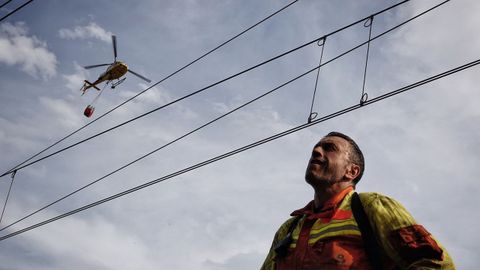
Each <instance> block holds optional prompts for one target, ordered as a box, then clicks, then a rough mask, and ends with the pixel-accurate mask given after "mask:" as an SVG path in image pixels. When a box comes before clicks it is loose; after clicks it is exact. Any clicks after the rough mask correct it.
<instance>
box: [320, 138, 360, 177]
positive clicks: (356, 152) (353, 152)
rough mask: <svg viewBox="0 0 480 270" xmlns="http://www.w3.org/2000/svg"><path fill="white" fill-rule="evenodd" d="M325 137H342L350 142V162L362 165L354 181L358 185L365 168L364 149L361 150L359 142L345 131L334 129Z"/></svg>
mask: <svg viewBox="0 0 480 270" xmlns="http://www.w3.org/2000/svg"><path fill="white" fill-rule="evenodd" d="M325 137H340V138H342V139H345V140H346V141H347V142H348V143H349V144H350V151H349V160H350V162H352V163H354V164H356V165H358V166H360V173H359V174H358V176H357V177H355V179H353V183H354V184H355V185H356V184H357V183H358V181H360V179H361V178H362V176H363V171H364V170H365V158H364V157H363V153H362V150H360V147H358V145H357V143H356V142H355V141H354V140H353V139H352V138H350V137H349V136H347V135H345V134H343V133H340V132H336V131H332V132H330V133H328V134H327V136H325Z"/></svg>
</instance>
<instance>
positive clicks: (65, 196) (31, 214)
mask: <svg viewBox="0 0 480 270" xmlns="http://www.w3.org/2000/svg"><path fill="white" fill-rule="evenodd" d="M426 12H428V11H424V12H422V13H420V14H418V15H416V16H415V17H412V18H410V19H409V20H407V21H404V22H403V23H401V24H399V25H396V26H395V27H392V28H391V29H389V30H387V31H385V32H383V33H381V34H379V35H378V36H376V37H374V38H372V39H371V40H370V41H373V40H375V39H377V38H379V37H381V36H383V35H385V34H387V33H389V32H391V31H393V30H394V29H396V28H398V27H400V26H401V25H404V24H406V23H407V22H409V21H411V20H413V19H415V18H418V17H419V16H421V15H422V14H425V13H426ZM366 42H368V41H366ZM366 42H364V43H361V44H359V45H357V46H355V47H353V48H351V49H350V50H347V51H345V52H343V53H341V54H339V55H337V56H336V57H334V58H332V59H330V60H328V61H327V62H325V63H323V64H320V65H319V66H318V67H317V68H314V69H312V70H309V71H307V72H306V73H304V74H301V75H300V76H299V77H303V76H305V75H306V74H308V73H310V72H312V71H314V70H316V69H320V68H321V67H322V66H324V65H327V64H329V63H331V62H333V61H335V60H337V59H339V58H341V57H343V56H345V55H347V54H349V53H350V52H352V51H354V50H356V49H358V48H360V47H362V46H363V45H365V44H366ZM299 77H297V79H298V78H299ZM284 85H286V84H282V86H284ZM276 89H278V88H276ZM276 89H274V90H276ZM257 99H258V98H257ZM245 105H246V104H245ZM241 107H244V105H242V106H241ZM228 114H230V113H228ZM224 116H226V115H224ZM224 116H221V117H219V118H218V119H216V120H215V119H214V120H212V121H210V122H209V123H207V124H205V125H203V126H201V127H199V128H197V129H195V130H193V131H191V132H189V133H187V134H185V135H182V136H181V137H179V138H177V139H175V140H173V141H171V142H169V143H167V144H165V145H163V146H161V147H159V148H157V149H155V150H153V151H151V152H149V153H147V154H145V155H143V156H141V157H140V158H137V159H136V160H134V161H132V162H129V163H127V164H126V165H124V166H122V167H120V168H118V169H116V170H114V171H112V172H111V173H108V174H107V175H105V176H103V177H100V178H99V179H97V180H94V181H93V182H90V183H88V184H87V185H84V186H83V187H80V188H78V189H77V190H75V191H73V192H71V193H69V194H67V195H64V196H63V197H61V198H59V199H57V200H56V201H53V202H51V203H49V204H47V205H45V206H44V207H42V208H40V209H38V210H36V211H34V212H32V213H30V214H28V215H26V216H24V217H22V218H20V219H18V220H16V221H15V222H13V223H10V224H9V225H7V226H4V227H3V228H1V229H0V231H3V230H5V229H7V228H9V227H11V226H13V225H15V224H17V223H19V222H21V221H23V220H25V219H27V218H29V217H31V216H33V215H35V214H37V213H39V212H40V211H43V210H45V209H46V208H48V207H50V206H52V205H54V204H56V203H58V202H60V201H62V200H64V199H66V198H68V197H70V196H72V195H74V194H76V193H78V192H80V191H81V190H84V189H85V188H87V187H89V186H91V185H93V184H95V183H97V182H99V181H101V180H103V179H105V178H106V177H108V176H111V175H113V174H114V173H117V172H119V171H120V170H123V169H125V168H126V167H128V166H130V165H132V164H134V163H136V162H138V161H140V160H141V159H143V158H146V157H147V156H149V155H151V154H153V153H155V152H157V151H159V150H161V149H163V148H165V147H166V146H168V145H170V144H172V143H174V142H177V141H179V140H180V139H183V138H185V137H186V136H188V135H190V134H192V133H194V132H196V131H198V130H200V129H201V128H204V127H205V126H207V125H209V124H211V123H213V122H215V121H217V120H219V119H220V118H223V117H224ZM311 120H312V119H311ZM311 120H310V121H311ZM310 121H309V122H310Z"/></svg>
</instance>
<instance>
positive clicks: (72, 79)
mask: <svg viewBox="0 0 480 270" xmlns="http://www.w3.org/2000/svg"><path fill="white" fill-rule="evenodd" d="M73 65H74V67H75V72H74V73H72V74H66V75H65V74H64V75H63V78H64V79H65V80H66V81H67V83H66V84H65V86H66V87H67V88H68V89H70V90H72V91H74V92H75V93H76V94H79V93H80V91H79V90H80V88H81V86H82V85H83V80H85V78H88V71H87V70H86V69H84V68H83V67H81V66H80V65H79V64H77V63H76V62H75V63H73Z"/></svg>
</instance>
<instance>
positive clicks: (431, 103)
mask: <svg viewBox="0 0 480 270" xmlns="http://www.w3.org/2000/svg"><path fill="white" fill-rule="evenodd" d="M398 2H400V1H390V0H388V1H367V0H341V1H325V0H300V1H298V2H296V3H295V4H293V5H292V6H290V7H289V8H287V9H286V10H284V11H282V12H281V13H279V14H277V15H276V16H274V17H272V18H271V19H269V20H267V21H266V22H264V23H262V24H260V25H259V26H257V27H255V28H254V29H252V30H251V31H248V32H247V33H245V34H244V35H242V36H240V37H239V38H237V39H235V40H234V41H232V42H230V43H228V44H227V45H225V46H224V47H222V48H221V49H219V50H217V51H215V52H214V53H212V54H210V55H208V56H207V57H205V58H204V59H202V60H200V61H198V62H196V63H195V64H194V65H192V66H190V67H188V68H186V69H185V70H183V71H182V72H180V73H178V74H176V75H175V76H172V77H171V78H169V79H168V80H165V81H164V82H162V83H160V84H158V85H156V86H155V87H153V88H152V89H150V90H148V91H147V92H145V93H144V94H142V95H140V96H139V97H138V98H136V99H134V100H133V101H131V102H129V103H127V104H126V105H124V106H122V107H120V108H119V109H117V110H115V111H114V112H112V113H111V114H108V115H107V116H105V117H104V118H102V119H100V120H98V121H96V122H94V123H93V124H91V125H89V126H88V127H87V128H85V129H83V130H82V131H80V132H78V133H76V134H74V135H73V136H71V137H69V138H68V139H66V140H65V141H63V142H61V143H59V144H58V145H56V146H55V147H54V148H52V149H50V150H49V151H47V152H46V153H44V154H43V155H46V154H48V153H51V152H53V151H55V150H59V149H62V148H64V147H67V146H69V145H71V144H73V143H76V142H78V141H80V140H82V139H85V138H88V137H90V136H92V135H95V134H97V133H99V132H101V131H103V130H106V129H108V128H110V127H112V126H115V125H117V124H119V123H122V122H124V121H127V120H129V119H131V118H133V117H135V116H138V115H140V114H143V113H145V112H147V111H150V110H152V109H155V108H158V107H159V106H162V105H164V104H166V103H168V102H170V101H172V100H175V99H177V98H180V97H183V96H184V95H187V94H189V93H191V92H193V91H196V90H198V89H201V88H203V87H205V86H208V85H210V84H213V83H215V82H217V81H220V80H222V79H224V78H226V77H228V76H231V75H232V74H235V73H237V72H240V71H242V70H244V69H246V68H249V67H251V66H253V65H256V64H257V63H260V62H262V61H265V60H267V59H269V58H271V57H274V56H276V55H278V54H280V53H283V52H285V51H288V50H291V49H293V48H295V47H297V46H300V45H302V44H304V43H307V42H309V41H312V40H314V39H316V38H319V37H322V36H324V35H325V34H327V33H330V32H332V31H335V30H337V29H339V28H341V27H343V26H345V25H348V24H350V23H352V22H354V21H357V20H359V19H361V18H366V17H368V16H369V15H370V14H372V13H375V12H377V11H380V10H382V9H384V8H386V7H388V6H390V5H393V4H395V3H398ZM440 2H441V1H437V0H422V1H419V0H412V1H409V2H407V3H405V4H403V5H401V6H399V7H397V8H395V9H394V10H391V11H389V12H386V13H383V14H381V15H378V16H376V17H374V20H373V25H372V35H374V36H375V35H377V34H379V33H381V32H383V31H385V30H387V29H389V28H391V27H393V26H395V25H397V24H399V23H401V22H403V21H404V20H407V19H409V18H411V17H412V16H414V15H416V14H418V13H420V12H422V11H424V10H426V9H428V8H430V7H432V6H434V5H436V4H438V3H440ZM21 3H22V2H21V1H12V2H11V3H9V4H8V5H6V6H5V7H3V8H2V9H0V16H4V15H6V14H7V13H8V12H9V11H11V10H13V9H14V8H15V7H16V6H18V5H20V4H21ZM288 3H289V2H288V1H278V0H262V1H258V0H243V1H238V0H237V1H235V0H223V1H220V0H216V1H214V0H202V1H200V0H183V1H173V0H163V1H153V0H146V1H142V2H141V4H138V3H137V2H135V1H123V0H117V1H111V0H101V1H93V0H85V1H60V0H44V1H33V2H32V3H31V4H29V5H27V6H26V7H25V8H23V9H21V10H20V11H19V12H17V13H15V14H13V15H12V16H10V17H8V18H7V19H5V20H3V21H2V22H0V153H1V155H0V171H1V173H3V172H6V171H8V170H9V169H11V168H12V167H14V166H16V165H17V164H19V163H21V162H23V161H24V160H26V159H27V158H29V157H31V156H32V155H33V154H35V153H38V152H39V151H41V150H43V149H44V148H46V147H47V146H49V145H51V144H53V143H55V142H56V141H58V140H59V139H61V138H63V137H64V136H66V135H67V134H69V133H71V132H72V131H74V130H76V129H78V128H80V127H82V126H83V125H85V124H87V123H89V121H91V120H93V119H95V118H96V117H98V116H100V115H102V114H103V113H105V112H107V111H108V110H109V109H111V108H113V107H114V106H116V105H118V104H120V103H122V102H123V101H125V100H126V99H128V98H130V97H132V96H134V95H136V94H137V93H139V92H141V91H142V90H144V89H146V88H147V87H149V86H151V85H152V84H153V83H155V82H158V81H160V80H162V79H163V78H165V77H166V76H167V75H169V74H171V73H172V72H174V71H176V70H177V69H179V68H180V67H182V66H184V65H186V64H187V63H189V62H191V61H193V60H194V59H196V58H197V57H199V56H200V55H202V54H204V53H206V52H208V51H209V50H211V49H213V48H215V47H216V46H217V45H219V44H221V43H222V42H224V41H226V40H228V39H229V38H231V37H233V36H235V35H236V34H238V33H240V32H241V31H243V30H244V29H246V28H248V27H250V26H251V25H253V24H255V23H256V22H258V21H260V20H261V19H263V18H265V17H266V16H268V15H270V14H272V13H273V12H275V11H276V10H278V9H280V8H281V7H283V6H285V5H287V4H288ZM479 11H480V3H479V2H478V1H475V0H457V1H450V2H448V3H446V4H445V5H443V6H441V7H439V8H438V9H436V10H434V11H433V12H430V13H428V14H426V15H425V16H422V17H420V18H418V19H416V20H414V21H412V22H411V23H409V24H407V25H405V26H403V27H401V28H399V29H397V30H395V31H393V32H391V33H390V34H388V35H385V36H383V37H382V38H379V39H377V40H375V41H372V42H371V44H370V53H369V62H368V68H367V73H366V81H365V91H366V92H367V93H368V97H369V99H372V98H375V97H377V96H379V95H382V94H385V93H388V92H390V91H393V90H396V89H398V88H401V87H403V86H406V85H409V84H412V83H415V82H417V81H419V80H422V79H425V78H427V77H430V76H433V75H436V74H438V73H441V72H444V71H447V70H449V69H452V68H455V67H457V66H460V65H463V64H466V63H468V62H471V61H474V60H477V59H478V58H480V55H479V54H478V48H479V46H480V36H479V35H478V31H479V25H480V18H479V17H478V12H479ZM368 30H369V28H367V27H364V26H363V23H360V24H358V25H355V26H353V27H351V28H348V29H346V30H344V31H341V32H339V33H337V34H335V35H332V36H329V37H328V38H327V40H326V43H325V45H324V55H323V62H325V61H328V60H329V59H332V58H334V57H336V56H337V55H339V54H340V53H342V52H344V51H346V50H348V49H350V48H352V47H354V46H356V45H358V44H360V43H362V42H365V41H366V40H367V39H368ZM112 34H114V35H116V36H117V49H118V59H119V60H122V61H125V62H126V63H127V64H128V66H129V68H131V69H132V70H133V71H135V72H137V73H140V74H142V75H143V76H145V77H147V78H149V79H151V80H152V84H148V83H146V82H145V81H142V80H141V79H139V78H137V77H135V76H132V75H131V74H127V76H126V77H127V79H126V81H125V82H124V83H123V84H121V85H120V86H118V87H116V88H115V89H114V90H112V89H110V88H109V87H107V88H106V89H105V91H104V92H103V94H102V95H101V97H100V98H99V99H98V100H97V102H96V103H95V104H94V106H95V113H94V115H93V116H92V118H86V117H84V116H83V110H84V108H85V107H86V106H87V105H89V104H91V102H92V101H93V100H94V99H95V97H96V96H97V93H96V92H95V91H94V90H92V91H89V92H87V93H86V94H85V95H83V96H82V95H81V92H80V87H81V86H82V84H83V80H84V79H88V80H91V81H93V80H95V79H96V78H97V77H98V76H99V74H100V73H102V72H103V71H104V68H97V69H89V70H86V69H84V68H83V66H87V65H94V64H102V63H110V62H112V61H113V52H112V44H111V35H112ZM320 51H321V47H320V46H317V44H312V45H309V46H306V47H305V48H303V49H302V50H298V51H295V52H293V53H291V54H288V55H287V56H285V57H283V58H280V59H278V60H276V61H273V62H271V63H269V64H267V65H264V66H262V67H259V68H257V69H254V70H252V71H250V72H248V73H245V74H243V75H241V76H238V77H235V78H234V79H231V80H228V81H226V82H224V83H222V84H218V85H216V86H215V87H212V88H209V89H208V90H206V91H204V92H202V93H200V94H197V95H194V96H192V97H190V98H187V99H184V100H182V101H181V102H177V103H175V104H173V105H171V106H168V107H165V108H164V109H161V110H158V111H156V112H154V113H151V114H149V115H148V116H145V117H143V118H140V119H139V120H137V121H133V122H131V123H129V124H127V125H124V126H122V127H120V128H117V129H115V130H113V131H111V132H108V133H106V134H104V135H101V136H98V137H96V138H94V139H91V140H89V141H87V142H85V143H83V144H80V145H78V146H76V147H73V148H71V149H69V150H67V151H64V152H62V153H60V154H58V155H55V156H52V157H50V158H48V159H45V160H43V161H40V162H38V163H35V164H34V165H32V166H28V167H26V168H24V169H21V170H19V171H18V172H17V174H16V176H15V181H14V184H13V188H12V190H11V193H10V198H9V201H8V205H7V208H6V211H5V214H4V217H3V220H2V224H1V225H2V226H1V227H3V226H5V225H8V224H11V223H12V222H15V221H17V220H18V219H20V218H22V217H24V216H26V215H28V214H30V213H32V212H33V211H36V210H37V209H39V208H41V207H43V206H45V205H47V204H49V203H51V202H53V201H55V200H57V199H58V198H60V197H62V196H64V195H66V194H69V193H70V192H72V191H74V190H76V189H78V188H80V187H82V186H84V185H87V184H88V183H90V182H92V181H94V180H96V179H98V178H100V177H102V176H104V175H106V174H108V173H110V172H112V171H114V170H116V169H117V168H119V167H121V166H124V165H125V164H127V163H129V162H131V161H133V160H135V159H137V158H139V157H141V156H143V155H145V154H146V153H148V152H150V151H152V150H154V149H156V148H158V147H161V146H162V145H165V144H166V143H168V142H170V141H172V140H174V139H176V138H178V137H180V136H182V135H184V134H185V133H187V132H189V131H191V130H193V129H195V128H197V127H199V126H201V125H203V124H205V123H207V122H208V121H210V120H211V119H214V118H215V117H218V116H220V115H222V114H224V113H226V112H228V111H229V110H232V109H234V108H236V107H237V106H240V105H242V104H243V103H245V102H248V101H250V100H251V99H253V98H255V97H257V96H259V95H261V94H263V93H265V92H267V91H269V90H272V89H274V88H275V87H277V86H279V85H281V84H283V83H285V82H287V81H289V80H290V79H292V78H294V77H296V76H298V75H300V74H302V73H304V72H306V71H308V70H310V69H312V68H314V67H315V66H317V65H318V63H319V57H320ZM365 58H366V46H363V47H361V48H359V49H358V50H356V51H354V52H352V53H351V54H348V55H346V56H344V57H342V58H340V59H338V60H336V61H332V62H331V63H329V64H328V65H325V66H323V67H322V68H321V71H320V74H319V81H318V86H317V92H316V98H315V102H314V112H317V113H318V115H319V117H320V116H324V115H328V114H331V113H334V112H336V111H338V110H341V109H344V108H346V107H349V106H353V105H356V104H358V103H359V100H360V97H361V93H362V85H363V76H364V73H363V72H364V68H365ZM479 71H480V70H479V67H473V68H470V69H467V70H465V71H462V72H459V73H456V74H454V75H451V76H448V77H445V78H442V79H440V80H437V81H435V82H432V83H430V84H427V85H424V86H420V87H417V88H415V89H414V90H412V91H408V92H406V93H403V94H401V95H398V96H395V97H392V98H389V99H386V100H383V101H381V102H378V103H374V104H372V105H368V106H364V107H362V108H361V109H359V110H356V111H353V112H350V113H347V114H344V115H342V116H340V117H336V118H334V119H331V120H328V121H325V122H322V123H320V124H317V125H314V126H312V127H309V128H307V129H303V130H301V131H299V132H296V133H293V134H290V135H288V136H285V137H282V138H280V139H277V140H274V141H272V142H269V143H266V144H263V145H261V146H259V147H255V148H253V149H250V150H248V151H245V152H242V153H240V154H237V155H235V156H232V157H229V158H226V159H223V160H220V161H218V162H215V163H212V164H209V165H207V166H204V167H202V168H200V169H196V170H193V171H190V172H188V173H185V174H182V175H180V176H177V177H174V178H171V179H169V180H166V181H164V182H161V183H158V184H156V185H153V186H150V187H148V188H145V189H142V190H140V191H137V192H134V193H131V194H129V195H126V196H124V197H121V198H118V199H115V200H112V201H110V202H107V203H104V204H102V205H99V206H96V207H94V208H91V209H88V210H86V211H83V212H80V213H77V214H75V215H72V216H69V217H66V218H64V219H61V220H57V221H55V222H52V223H50V224H47V225H45V226H41V227H38V228H36V229H33V230H31V231H28V232H25V233H23V234H20V235H17V236H14V237H11V238H8V239H5V240H3V241H1V242H0V250H1V251H0V261H1V262H2V264H1V265H0V269H12V270H13V269H72V270H75V269H86V268H88V269H95V270H97V269H98V270H100V269H102V270H103V269H200V270H224V269H234V270H235V269H259V268H260V266H261V264H262V262H263V260H264V258H265V256H266V254H267V252H268V249H269V248H270V245H271V241H272V239H273V236H274V234H275V231H276V230H277V228H278V227H279V226H280V225H281V224H282V223H283V221H284V220H285V219H287V218H288V217H289V214H290V213H291V212H292V211H293V210H295V209H298V208H301V207H303V206H304V205H305V204H307V203H308V202H309V201H310V200H311V199H312V198H313V190H312V189H311V187H310V186H308V185H307V184H306V183H305V181H304V172H305V168H306V164H307V161H308V158H309V155H310V153H311V149H312V147H313V145H314V144H315V143H316V142H317V141H318V140H319V139H320V138H322V136H324V135H326V134H327V133H328V132H330V131H340V132H343V133H345V134H348V135H350V136H351V137H352V138H354V139H355V140H356V141H357V143H358V144H359V145H360V147H361V149H362V150H363V152H364V155H365V159H366V169H365V174H364V176H363V179H362V180H361V182H360V183H359V184H358V186H357V191H359V192H379V193H381V194H385V195H387V196H391V197H393V198H395V199H396V200H398V201H400V202H401V203H402V204H403V205H404V206H405V207H406V208H407V209H408V210H409V211H410V213H411V214H412V215H413V216H414V217H415V219H416V220H417V221H418V222H419V223H420V224H423V225H424V226H425V227H426V228H427V229H428V230H429V231H430V232H431V233H432V234H433V235H434V236H435V237H436V239H437V240H438V241H439V242H441V243H442V244H443V245H444V246H445V247H446V248H447V250H448V251H449V253H450V254H451V256H452V258H453V260H454V262H455V264H456V265H457V268H458V269H467V270H468V269H477V258H478V257H479V256H480V254H479V250H480V244H479V242H480V236H479V235H478V233H477V229H476V228H478V227H480V214H479V211H478V209H477V207H476V206H477V205H479V204H480V198H479V197H478V196H476V194H477V193H478V192H479V186H478V184H477V183H476V182H477V181H478V179H477V177H476V170H477V168H478V164H479V162H480V158H479V155H478V153H480V146H479V145H480V128H479V126H478V125H477V123H478V122H479V120H480V109H479V107H478V106H477V104H478V101H479V100H480V93H479V92H478V86H477V85H478V83H479V79H478V77H479ZM315 77H316V73H315V72H312V73H310V74H308V75H307V76H304V77H302V78H300V79H298V80H296V81H294V82H292V83H290V84H288V85H287V86H285V87H282V88H280V89H278V91H275V92H274V93H272V94H270V95H267V96H265V97H264V98H262V99H260V100H258V101H255V102H253V103H251V104H249V105H248V106H245V107H244V108H242V109H240V110H238V111H237V112H235V113H233V114H231V115H228V116H227V117H225V118H222V119H221V120H219V121H217V122H215V123H213V124H211V125H209V126H207V127H206V128H203V129H201V130H199V131H198V132H195V133H193V134H192V135H190V136H188V137H185V138H184V139H182V140H179V141H178V142H175V143H173V144H171V145H169V146H168V147H165V148H164V149H162V150H160V151H158V152H156V153H154V154H152V155H150V156H148V157H147V158H144V159H142V160H141V161H139V162H137V163H135V164H133V165H132V166H129V167H128V168H126V169H124V170H121V171H119V172H117V173H115V174H113V175H111V176H110V177H107V178H105V179H104V180H102V181H100V182H98V183H96V184H95V185H92V186H90V187H88V188H86V189H84V190H82V191H81V192H79V193H77V194H75V195H73V196H71V197H68V198H67V199H65V200H62V201H60V202H59V203H57V204H54V205H52V206H51V207H49V208H47V209H45V210H44V211H41V212H39V213H38V214H36V215H33V216H31V217H30V218H28V219H26V220H24V221H22V222H19V223H17V224H15V225H14V226H12V227H10V228H8V229H6V230H3V231H1V232H0V235H6V234H8V233H12V232H14V231H17V230H20V229H22V228H25V227H28V226H30V225H33V224H36V223H38V222H41V221H44V220H46V219H49V218H52V217H55V216H58V215H60V214H62V213H65V212H68V211H70V210H73V209H76V208H78V207H81V206H83V205H86V204H89V203H92V202H95V201H98V200H101V199H103V198H105V197H108V196H111V195H113V194H116V193H119V192H121V191H124V190H127V189H130V188H132V187H135V186H137V185H141V184H143V183H146V182H149V181H151V180H154V179H157V178H159V177H162V176H164V175H168V174H170V173H173V172H176V171H178V170H181V169H183V168H186V167H189V166H191V165H194V164H196V163H199V162H202V161H204V160H207V159H210V158H212V157H215V156H218V155H221V154H223V153H225V152H228V151H231V150H234V149H236V148H239V147H242V146H244V145H247V144H249V143H252V142H255V141H258V140H261V139H263V138H266V137H269V136H272V135H274V134H277V133H280V132H282V131H285V130H287V129H290V128H293V127H296V126H299V125H301V124H304V123H305V122H306V121H307V119H308V116H309V114H310V105H311V102H312V95H313V91H314V88H315ZM9 185H10V177H9V176H5V177H2V178H0V202H2V205H3V202H4V201H5V198H6V195H7V191H8V188H9Z"/></svg>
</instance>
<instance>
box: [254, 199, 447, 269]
mask: <svg viewBox="0 0 480 270" xmlns="http://www.w3.org/2000/svg"><path fill="white" fill-rule="evenodd" d="M353 192H354V191H351V192H350V193H348V194H347V195H346V196H345V198H344V199H343V201H342V202H341V203H340V205H339V209H344V210H351V207H350V205H351V198H352V194H353ZM359 195H360V200H361V202H362V205H363V208H364V210H365V213H366V215H367V217H368V219H369V221H370V224H371V227H372V230H373V233H374V235H376V237H377V242H378V244H379V246H380V248H381V249H382V251H383V254H384V256H385V257H386V258H382V261H384V262H385V261H388V262H391V264H392V266H393V268H392V267H388V269H408V270H427V269H443V270H447V269H448V270H452V269H453V270H454V269H455V266H454V264H453V262H452V260H451V258H450V256H449V254H448V252H447V251H446V250H445V248H443V247H442V246H441V245H440V244H439V243H438V241H436V240H435V239H434V238H433V236H431V235H430V233H428V232H427V231H426V230H425V229H424V228H423V227H422V226H421V225H419V224H418V223H417V222H416V221H415V220H414V219H413V217H412V216H411V215H410V214H409V213H408V212H407V210H406V209H405V208H404V207H403V206H402V205H401V204H400V203H399V202H397V201H395V200H394V199H392V198H389V197H387V196H384V195H381V194H378V193H370V192H369V193H360V194H359ZM303 219H304V218H302V219H300V221H299V222H298V224H297V225H296V227H295V229H294V230H293V232H292V238H293V239H294V241H293V242H292V244H291V245H290V248H291V249H293V248H295V239H298V237H299V233H300V230H301V227H302V223H303ZM293 220H294V218H290V219H288V220H287V221H286V222H285V223H283V224H282V226H280V228H279V229H278V231H277V233H276V234H275V237H274V240H273V244H272V248H271V249H270V252H269V253H268V255H267V258H266V259H265V262H264V263H263V265H262V268H261V270H276V269H277V267H276V253H275V251H274V247H275V246H276V245H277V244H278V243H279V242H280V241H281V240H282V239H284V238H285V236H286V235H287V233H288V230H289V228H290V226H291V224H292V222H293ZM348 222H349V223H350V225H349V226H348V230H345V231H341V230H340V231H339V230H335V231H336V232H335V233H333V234H330V235H328V236H327V238H328V237H332V238H333V237H339V236H345V235H348V234H352V235H358V234H359V231H360V230H357V229H355V228H354V227H355V226H357V227H358V225H357V224H356V222H355V220H350V221H348ZM328 225H329V224H327V226H328ZM352 225H353V227H352ZM335 226H337V225H335V224H333V223H332V224H331V227H330V228H334V227H335ZM352 228H353V229H352ZM324 229H325V231H327V230H328V228H326V227H325V228H324ZM328 231H331V230H328ZM316 235H318V233H316ZM311 237H313V234H311ZM309 243H310V241H309ZM327 268H328V267H327ZM328 269H330V268H328ZM338 269H343V268H338ZM352 269H353V268H352ZM362 270H363V269H362Z"/></svg>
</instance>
